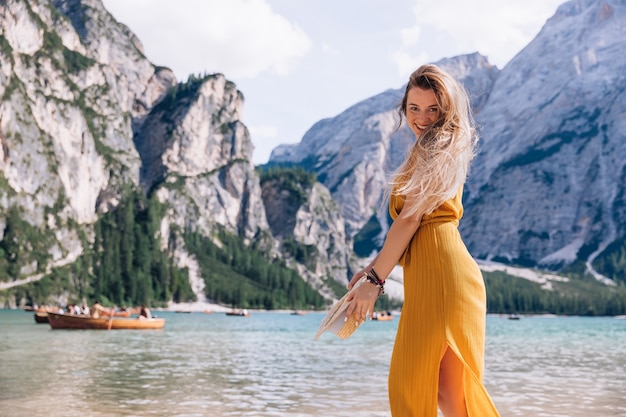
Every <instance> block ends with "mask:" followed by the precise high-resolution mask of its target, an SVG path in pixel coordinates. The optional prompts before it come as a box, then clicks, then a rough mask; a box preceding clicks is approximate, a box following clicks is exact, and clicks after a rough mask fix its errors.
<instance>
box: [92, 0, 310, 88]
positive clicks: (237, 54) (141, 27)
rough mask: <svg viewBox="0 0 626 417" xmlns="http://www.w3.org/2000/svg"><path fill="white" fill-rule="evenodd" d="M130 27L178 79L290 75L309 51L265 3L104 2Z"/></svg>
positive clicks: (192, 0)
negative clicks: (206, 75)
mask: <svg viewBox="0 0 626 417" xmlns="http://www.w3.org/2000/svg"><path fill="white" fill-rule="evenodd" d="M104 4H105V6H106V8H107V9H108V10H109V11H110V12H111V13H112V14H113V16H114V17H115V18H116V19H117V20H119V21H121V22H122V23H126V24H128V26H130V27H131V28H132V30H133V32H135V34H137V36H138V37H139V39H141V40H142V42H143V44H144V45H145V49H146V51H145V52H146V55H147V56H148V58H149V59H150V60H151V61H152V62H153V63H155V64H157V65H163V66H167V67H170V68H172V69H173V70H174V72H175V73H176V76H177V77H178V78H179V79H186V78H187V76H188V75H190V74H197V73H203V72H208V73H214V72H221V73H224V74H227V76H228V77H229V78H230V79H233V78H253V77H256V76H258V75H259V74H261V73H264V72H268V73H273V74H278V75H286V74H288V73H289V72H290V71H291V70H292V69H293V68H294V67H295V66H296V65H297V62H298V60H299V59H300V58H301V57H303V56H304V55H306V54H307V53H308V52H309V50H310V49H311V44H312V43H311V40H310V39H309V37H308V36H307V35H306V34H305V33H304V31H303V30H302V29H301V28H300V27H298V26H297V25H295V24H293V23H291V22H290V21H288V20H287V19H286V18H284V17H283V16H281V15H279V14H277V13H275V12H274V11H273V10H272V9H271V7H270V6H269V5H268V3H267V1H266V0H228V1H223V0H185V1H179V2H172V1H171V0H132V1H128V0H104Z"/></svg>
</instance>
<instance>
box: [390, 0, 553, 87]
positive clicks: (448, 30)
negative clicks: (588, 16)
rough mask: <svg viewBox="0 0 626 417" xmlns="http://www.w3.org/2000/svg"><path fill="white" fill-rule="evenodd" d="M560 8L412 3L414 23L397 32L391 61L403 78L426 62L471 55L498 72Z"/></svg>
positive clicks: (539, 2) (528, 0) (479, 0)
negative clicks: (398, 45) (483, 57)
mask: <svg viewBox="0 0 626 417" xmlns="http://www.w3.org/2000/svg"><path fill="white" fill-rule="evenodd" d="M562 2H563V0H524V1H501V0H474V1H458V0H439V1H438V2H437V7H432V4H431V2H426V1H424V0H416V2H415V5H414V7H413V14H414V18H415V22H414V24H413V25H411V26H410V27H406V28H403V29H401V31H400V37H401V39H402V46H401V48H400V49H399V50H398V51H396V52H395V53H394V54H393V55H392V57H393V59H394V60H395V62H396V65H397V68H398V72H399V73H400V74H402V75H408V74H409V73H410V71H411V70H412V69H415V68H416V67H417V66H418V65H420V64H423V63H426V62H432V61H436V60H438V59H441V58H444V57H453V56H456V55H461V54H466V53H473V52H480V53H481V54H483V55H486V56H487V57H488V58H489V61H490V62H491V63H493V64H496V65H498V66H499V67H500V68H502V67H503V66H504V65H506V63H507V62H508V61H510V60H511V59H512V58H513V57H514V56H515V55H516V54H517V53H518V52H519V51H520V50H521V49H522V48H523V47H525V46H526V45H527V44H528V43H529V42H530V41H531V40H532V39H533V37H534V36H535V35H536V34H537V33H539V30H540V29H541V27H542V26H543V24H544V23H545V22H546V20H547V19H548V17H550V16H551V15H553V14H554V12H555V10H556V9H557V7H558V5H560V4H561V3H562ZM410 57H416V58H415V59H410ZM418 58H419V59H418Z"/></svg>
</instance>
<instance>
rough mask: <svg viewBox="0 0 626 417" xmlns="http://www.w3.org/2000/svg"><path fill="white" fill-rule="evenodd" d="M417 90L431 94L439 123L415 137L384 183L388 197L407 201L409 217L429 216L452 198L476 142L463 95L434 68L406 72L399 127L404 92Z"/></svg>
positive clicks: (459, 87) (456, 84)
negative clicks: (386, 184)
mask: <svg viewBox="0 0 626 417" xmlns="http://www.w3.org/2000/svg"><path fill="white" fill-rule="evenodd" d="M416 87H419V88H421V89H425V90H429V89H430V90H433V92H434V93H435V97H436V100H437V105H438V106H439V119H438V120H437V121H436V122H435V123H433V125H432V126H430V127H429V128H428V129H427V130H426V131H424V132H423V133H422V134H421V135H419V136H418V137H417V138H416V140H415V143H414V144H413V146H412V147H411V149H410V151H409V153H408V155H407V157H406V159H405V160H404V162H403V163H402V165H401V166H400V167H399V168H398V169H397V170H396V172H395V173H394V175H393V180H392V181H390V183H389V184H388V188H387V192H386V194H387V196H389V195H398V196H402V197H404V198H405V199H406V200H407V203H405V207H404V209H403V211H404V210H408V212H405V213H403V214H405V215H409V216H413V215H416V214H417V213H418V212H420V213H422V214H423V215H427V214H430V213H432V212H433V211H434V210H435V209H436V208H437V207H439V206H440V205H441V204H442V203H443V202H445V201H446V200H448V199H450V198H452V197H454V195H455V194H456V193H457V192H458V190H459V188H460V187H461V186H462V185H463V183H464V182H465V179H466V178H467V173H468V170H469V165H470V162H471V161H472V159H473V158H474V156H475V155H476V145H477V143H478V133H477V132H476V128H475V123H474V118H473V117H472V114H471V108H470V104H469V98H468V95H467V92H466V91H465V89H464V88H463V86H462V85H461V84H460V83H459V82H458V81H457V80H455V79H454V78H453V77H452V76H450V75H449V74H448V73H447V72H445V71H443V70H442V69H440V68H439V67H437V66H436V65H422V66H421V67H419V68H418V69H417V70H416V71H415V72H414V73H413V74H411V77H410V78H409V82H408V83H407V86H406V91H405V93H404V98H403V99H402V102H401V104H400V105H399V106H398V113H399V114H400V122H399V124H398V126H397V128H398V129H399V128H400V126H401V124H402V121H403V116H404V117H406V111H407V109H406V107H407V96H408V93H409V90H411V89H412V88H416ZM409 202H411V203H412V204H408V203H409ZM407 204H408V206H407Z"/></svg>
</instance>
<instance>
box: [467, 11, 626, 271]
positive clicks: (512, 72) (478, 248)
mask: <svg viewBox="0 0 626 417" xmlns="http://www.w3.org/2000/svg"><path fill="white" fill-rule="evenodd" d="M624 22H626V4H625V3H624V2H623V1H587V0H585V1H582V0H581V1H571V2H567V3H565V4H563V5H562V6H561V7H560V8H559V9H558V10H557V12H556V14H555V15H554V16H553V17H552V18H551V19H550V20H548V22H547V23H546V25H545V26H544V28H543V29H542V30H541V32H540V33H539V34H538V35H537V37H536V38H535V39H534V40H533V41H532V42H531V43H530V44H529V45H528V46H527V47H526V48H525V49H524V50H523V51H522V52H521V53H520V54H518V55H517V56H516V57H515V59H513V60H512V61H511V62H510V63H509V64H508V65H507V66H506V67H505V68H504V69H503V70H502V72H501V73H500V75H499V76H498V79H497V81H496V83H495V84H494V86H493V89H492V91H491V94H490V96H489V99H488V101H487V103H486V105H485V107H484V108H483V109H482V111H481V112H480V114H479V115H478V116H477V119H478V121H479V122H480V123H481V124H482V125H483V126H484V128H483V130H482V144H481V152H480V154H479V156H478V158H477V160H476V162H475V164H474V168H473V171H472V173H471V176H470V180H469V183H468V198H467V200H466V201H467V207H468V210H469V211H470V212H471V213H472V215H471V217H470V218H469V219H467V220H466V221H465V224H464V225H463V228H462V230H463V232H464V233H465V234H466V236H468V237H469V238H470V241H471V245H470V248H471V250H472V251H473V253H475V254H476V255H477V256H479V257H481V258H487V259H490V258H504V259H506V260H509V261H516V262H520V263H531V264H534V263H539V264H542V265H556V266H560V265H563V264H567V263H570V262H572V261H574V260H575V259H584V260H587V259H589V258H593V256H594V255H595V254H596V253H598V252H599V251H601V250H602V249H603V248H604V247H605V246H606V245H607V244H608V243H610V242H611V241H613V240H615V239H616V237H618V236H623V235H624V226H625V225H626V217H625V216H624V213H623V208H622V207H623V201H621V200H620V198H619V196H621V195H623V194H624V175H623V174H624V167H625V162H624V161H625V157H626V147H625V140H624V139H625V138H626V136H625V133H624V132H625V130H624V127H625V124H626V117H624V116H625V114H626V95H624V90H625V89H626V74H625V73H624V70H623V68H624V62H625V61H624V57H625V56H626V25H625V23H624Z"/></svg>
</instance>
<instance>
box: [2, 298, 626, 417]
mask: <svg viewBox="0 0 626 417" xmlns="http://www.w3.org/2000/svg"><path fill="white" fill-rule="evenodd" d="M156 314H157V315H159V316H161V317H165V318H166V320H167V321H166V325H165V329H163V330H155V331H134V330H119V331H97V330H96V331H94V330H51V329H50V327H49V326H48V325H45V324H35V322H34V318H33V313H28V312H24V311H18V310H0V416H3V417H14V416H15V417H18V416H19V417H22V416H34V415H45V416H69V415H76V416H98V417H99V416H102V417H104V416H107V417H108V416H216V417H221V416H255V417H266V416H267V417H269V416H289V417H296V416H299V417H313V416H331V417H332V416H337V417H342V416H346V417H347V416H350V417H389V416H390V413H389V410H388V401H387V372H388V366H389V360H390V357H391V349H392V347H393V341H394V337H395V332H396V326H397V324H398V317H394V320H393V321H391V322H375V321H370V322H367V323H365V324H364V325H363V326H362V327H361V328H360V329H359V330H358V331H357V332H356V333H355V334H354V335H353V336H352V337H351V338H350V339H348V340H340V339H338V338H337V337H335V336H334V335H332V334H324V335H323V336H322V337H321V338H320V339H319V340H317V341H313V335H314V334H315V332H316V330H317V328H318V326H319V323H320V321H321V320H322V318H323V314H322V313H308V314H306V315H304V316H295V315H290V314H285V313H258V312H253V314H252V316H251V317H248V318H245V317H231V316H226V315H224V314H223V313H214V314H204V313H192V314H180V313H178V314H177V313H171V312H156ZM373 352H376V353H375V354H373ZM485 385H486V387H487V389H488V391H489V393H490V394H491V396H492V398H493V400H494V402H495V404H496V406H497V407H498V409H499V410H500V413H501V415H502V416H503V417H506V416H535V417H541V416H554V417H556V416H566V417H578V416H581V417H582V416H585V417H589V416H626V320H622V319H615V318H586V317H522V319H521V320H508V319H507V318H506V317H498V316H489V317H488V318H487V345H486V352H485Z"/></svg>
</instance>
